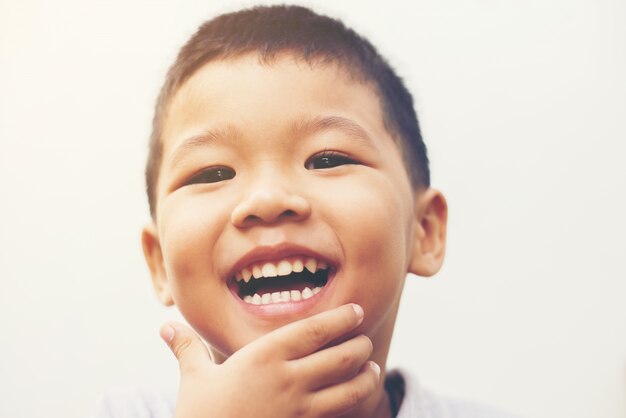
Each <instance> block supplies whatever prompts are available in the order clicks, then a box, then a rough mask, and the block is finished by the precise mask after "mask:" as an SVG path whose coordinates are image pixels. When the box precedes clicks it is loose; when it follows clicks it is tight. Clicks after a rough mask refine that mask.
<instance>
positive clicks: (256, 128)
mask: <svg viewBox="0 0 626 418" xmlns="http://www.w3.org/2000/svg"><path fill="white" fill-rule="evenodd" d="M381 112H382V111H381V108H380V104H379V100H378V97H377V95H376V94H375V93H374V91H373V89H371V88H370V87H368V86H367V85H365V84H361V83H358V82H356V81H353V80H351V79H350V78H349V77H348V76H347V75H346V73H345V72H344V70H341V69H339V67H337V66H334V65H327V66H313V67H312V66H309V65H308V64H305V63H302V62H300V61H297V60H295V59H293V58H291V57H290V56H285V57H281V58H278V59H277V60H276V61H275V62H273V63H272V64H269V65H260V64H259V63H258V61H257V57H256V55H247V56H243V57H241V58H237V59H231V60H226V61H216V62H211V63H209V64H207V65H205V66H204V67H202V68H201V69H200V70H198V71H197V72H196V73H195V74H194V75H193V76H192V77H191V78H190V79H189V80H188V81H187V82H186V83H185V84H184V85H183V86H182V87H181V88H180V90H179V91H178V92H177V93H176V95H175V96H174V98H173V100H172V103H171V106H170V109H169V112H168V113H167V116H166V119H165V123H164V131H163V132H164V134H163V160H162V165H161V169H160V175H159V179H158V185H159V187H158V191H157V213H158V217H157V221H156V224H155V225H152V226H148V227H146V229H145V230H144V237H143V239H144V248H145V249H146V255H147V258H148V262H149V264H150V267H151V271H152V274H153V278H154V281H155V286H156V287H157V291H158V293H159V295H160V297H161V300H162V301H163V302H164V303H166V304H170V303H175V304H176V305H177V306H178V308H179V309H180V311H181V313H182V314H183V315H184V317H185V318H186V319H187V321H188V322H189V323H190V325H192V326H193V327H194V329H195V330H196V331H197V332H198V333H199V334H200V335H201V336H202V337H203V338H204V339H205V340H207V341H208V342H209V343H210V345H211V346H212V348H213V351H214V355H215V356H216V359H218V360H220V359H224V358H226V357H228V356H229V355H231V354H232V353H234V352H235V351H237V350H238V349H239V348H241V347H242V346H244V345H245V344H247V343H249V342H250V341H252V340H254V339H256V338H257V337H259V336H261V335H263V334H266V333H267V332H268V331H271V330H273V329H275V328H277V327H279V326H281V325H284V324H286V323H288V322H292V321H294V320H296V319H301V318H304V317H308V316H310V315H312V314H314V313H318V312H321V311H324V310H328V309H330V308H333V307H337V306H339V305H342V304H345V303H348V302H356V303H358V304H360V305H361V306H362V307H363V309H364V311H365V320H364V322H363V324H362V325H361V326H360V327H359V329H358V331H357V332H363V333H366V334H367V335H368V336H370V338H372V340H373V342H374V347H375V349H376V348H377V347H380V346H382V347H383V349H385V350H386V349H387V347H388V344H389V339H390V336H391V331H392V329H393V323H394V321H395V315H396V311H397V306H398V302H399V298H400V294H401V290H402V286H403V282H404V277H405V275H406V273H407V271H409V270H414V269H413V268H412V266H413V265H414V264H415V260H414V258H415V256H414V253H415V250H414V245H415V242H416V235H419V231H420V228H419V227H418V226H417V224H419V223H418V222H416V212H417V210H416V199H418V198H419V196H417V197H416V196H415V194H414V192H413V190H412V187H411V185H410V182H409V178H408V176H407V173H406V170H405V168H404V165H403V161H402V157H401V155H400V150H399V149H398V146H397V145H396V143H395V142H394V141H393V139H392V138H391V136H390V135H389V134H388V132H387V131H386V129H385V127H384V125H383V115H382V113H381ZM418 200H419V199H418ZM417 245H419V244H417ZM310 260H315V262H316V263H317V273H316V274H315V275H313V274H310V273H306V270H305V272H302V273H297V274H294V273H293V272H292V273H290V271H292V270H294V271H297V270H300V269H301V268H302V267H301V266H300V264H306V263H307V261H308V262H309V266H310V264H313V263H311V261H310ZM412 263H413V264H412ZM324 264H326V265H327V266H328V268H326V269H324ZM268 265H269V267H268ZM272 266H274V268H272ZM272 270H278V271H272ZM259 272H260V273H261V274H264V275H266V276H271V275H275V274H277V273H278V274H287V275H286V276H284V277H282V278H265V277H261V278H254V277H252V278H251V279H250V280H249V283H247V284H246V283H245V280H243V281H241V282H238V281H237V278H240V277H241V276H240V275H243V277H247V276H248V275H249V273H256V274H257V275H258V274H259ZM242 283H243V284H242ZM305 287H308V288H309V289H315V288H316V287H317V288H320V289H321V290H320V291H318V290H315V291H316V292H317V293H316V294H314V295H313V296H311V294H310V293H309V292H307V291H306V290H304V288H305ZM276 292H283V293H278V296H276V295H274V296H271V294H272V293H276ZM284 292H288V294H289V299H287V298H285V299H282V298H283V297H286V294H285V293H284ZM255 293H256V294H258V297H257V296H254V294H255ZM265 293H267V294H270V296H265V297H263V294H265ZM246 296H250V297H248V298H246ZM242 298H243V299H242ZM267 299H270V302H269V303H265V302H267ZM287 300H288V301H287ZM257 303H258V304H257ZM373 357H376V352H375V353H374V356H373Z"/></svg>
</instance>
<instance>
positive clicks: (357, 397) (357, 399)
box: [344, 388, 363, 409]
mask: <svg viewBox="0 0 626 418" xmlns="http://www.w3.org/2000/svg"><path fill="white" fill-rule="evenodd" d="M362 399H363V392H362V391H360V390H359V389H357V388H351V389H349V390H348V391H347V392H346V394H345V398H344V406H345V407H346V408H347V409H352V408H354V407H356V406H357V405H358V404H359V403H361V400H362Z"/></svg>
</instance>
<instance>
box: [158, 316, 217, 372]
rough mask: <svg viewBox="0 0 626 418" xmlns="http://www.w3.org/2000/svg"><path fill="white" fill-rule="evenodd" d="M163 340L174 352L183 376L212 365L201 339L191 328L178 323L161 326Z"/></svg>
mask: <svg viewBox="0 0 626 418" xmlns="http://www.w3.org/2000/svg"><path fill="white" fill-rule="evenodd" d="M160 334H161V338H163V340H164V341H165V342H166V343H167V345H168V346H169V348H170V349H171V350H172V352H173V353H174V355H175V356H176V359H177V360H178V366H179V367H180V372H181V374H184V373H190V372H193V371H194V370H197V369H199V368H200V367H204V366H206V364H211V357H210V355H209V352H208V351H207V349H206V347H205V346H204V344H203V343H202V341H201V340H200V337H198V335H197V334H196V333H195V332H193V331H192V330H191V329H190V328H189V327H187V326H185V325H183V324H179V323H177V322H169V323H167V324H163V326H161V331H160Z"/></svg>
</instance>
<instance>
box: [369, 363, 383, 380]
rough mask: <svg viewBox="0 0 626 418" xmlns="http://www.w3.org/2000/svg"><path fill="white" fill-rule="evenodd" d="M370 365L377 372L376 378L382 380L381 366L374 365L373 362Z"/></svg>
mask: <svg viewBox="0 0 626 418" xmlns="http://www.w3.org/2000/svg"><path fill="white" fill-rule="evenodd" d="M369 365H370V367H371V368H372V370H374V371H375V372H376V376H378V378H379V379H380V366H379V365H378V364H376V363H374V362H373V361H370V362H369Z"/></svg>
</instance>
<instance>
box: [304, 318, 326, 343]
mask: <svg viewBox="0 0 626 418" xmlns="http://www.w3.org/2000/svg"><path fill="white" fill-rule="evenodd" d="M306 333H307V336H308V338H309V340H311V341H312V342H313V343H314V344H315V345H318V346H321V345H322V344H324V343H325V342H326V340H327V338H328V332H327V331H326V328H325V327H324V324H323V323H321V322H320V321H311V322H310V323H309V325H308V326H307V328H306Z"/></svg>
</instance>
